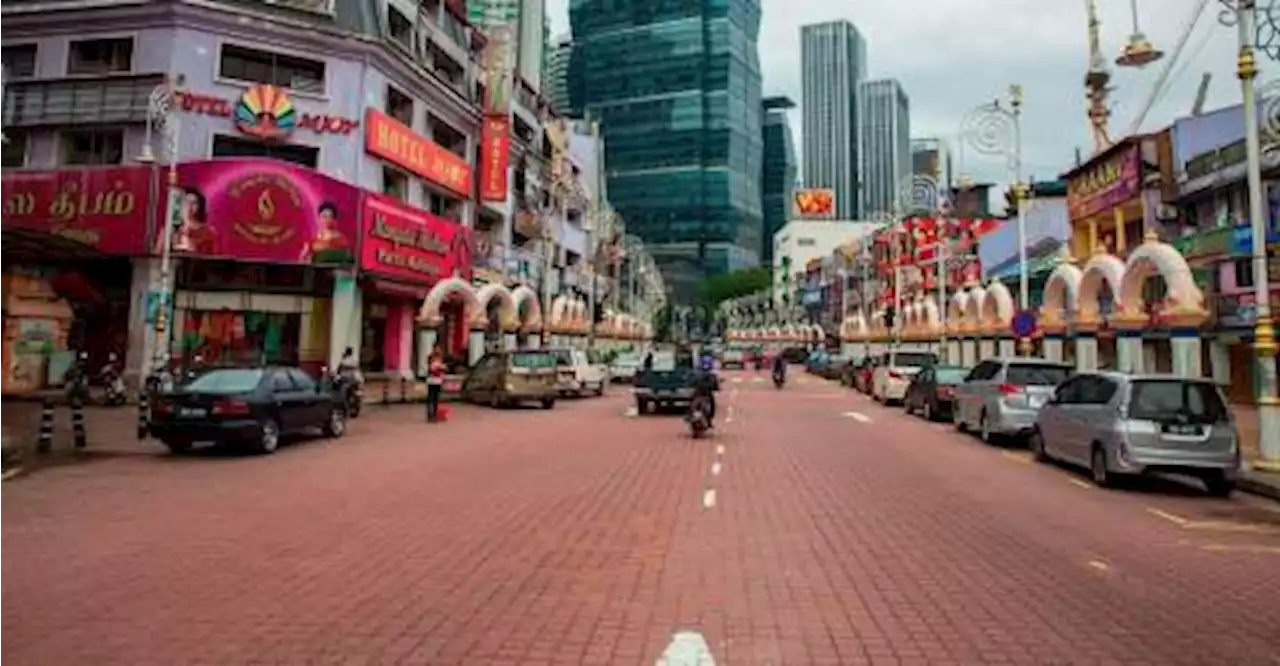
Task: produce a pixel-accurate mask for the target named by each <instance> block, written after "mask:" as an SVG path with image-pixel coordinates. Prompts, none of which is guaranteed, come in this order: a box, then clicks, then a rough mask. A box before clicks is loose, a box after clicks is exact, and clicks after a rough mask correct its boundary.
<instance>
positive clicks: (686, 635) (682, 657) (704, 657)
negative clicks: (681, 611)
mask: <svg viewBox="0 0 1280 666" xmlns="http://www.w3.org/2000/svg"><path fill="white" fill-rule="evenodd" d="M654 666H716V660H715V657H712V656H711V646H710V645H707V639H705V638H703V637H702V634H700V633H698V632H696V631H681V632H677V633H676V634H674V635H672V636H671V643H669V644H668V645H667V649H666V650H664V651H663V652H662V656H661V657H658V661H656V662H654Z"/></svg>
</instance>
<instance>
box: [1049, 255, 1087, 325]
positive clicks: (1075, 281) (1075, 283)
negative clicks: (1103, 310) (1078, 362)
mask: <svg viewBox="0 0 1280 666" xmlns="http://www.w3.org/2000/svg"><path fill="white" fill-rule="evenodd" d="M1082 275H1083V274H1082V273H1081V272H1080V269H1079V268H1076V266H1075V265H1074V264H1069V263H1065V262H1064V263H1061V264H1058V265H1057V267H1055V268H1054V269H1053V272H1052V273H1050V274H1049V279H1048V280H1046V281H1045V283H1044V304H1043V305H1041V306H1040V328H1042V329H1044V331H1045V332H1046V333H1061V332H1063V331H1065V330H1066V328H1067V322H1066V313H1067V312H1073V311H1074V310H1075V308H1076V303H1077V302H1078V301H1079V299H1080V278H1081V276H1082Z"/></svg>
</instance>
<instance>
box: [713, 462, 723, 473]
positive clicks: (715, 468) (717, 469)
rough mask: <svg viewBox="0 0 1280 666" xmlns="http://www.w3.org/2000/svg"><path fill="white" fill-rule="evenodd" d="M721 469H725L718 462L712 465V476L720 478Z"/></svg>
mask: <svg viewBox="0 0 1280 666" xmlns="http://www.w3.org/2000/svg"><path fill="white" fill-rule="evenodd" d="M721 469H723V467H722V466H721V465H720V463H718V462H717V463H714V464H712V465H711V476H720V470H721Z"/></svg>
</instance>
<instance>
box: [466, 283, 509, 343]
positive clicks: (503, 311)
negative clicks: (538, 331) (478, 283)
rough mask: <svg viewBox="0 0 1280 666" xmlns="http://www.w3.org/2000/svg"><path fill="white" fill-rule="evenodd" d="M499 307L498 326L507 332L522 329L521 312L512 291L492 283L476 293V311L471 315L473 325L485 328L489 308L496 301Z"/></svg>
mask: <svg viewBox="0 0 1280 666" xmlns="http://www.w3.org/2000/svg"><path fill="white" fill-rule="evenodd" d="M495 300H496V301H497V305H498V313H497V314H498V322H497V323H498V325H499V326H501V327H502V330H504V331H507V332H509V333H510V332H515V331H516V330H518V329H519V328H520V310H519V307H518V306H517V305H516V299H515V297H514V296H512V294H511V290H509V289H507V288H506V286H504V285H501V284H498V283H496V282H491V283H489V284H486V285H485V286H483V287H481V288H480V291H478V292H476V303H477V307H476V311H475V312H474V313H473V314H472V315H471V325H472V326H473V327H476V326H477V325H478V326H480V327H483V326H485V325H486V324H487V323H489V322H488V318H489V307H490V306H491V305H493V303H494V301H495Z"/></svg>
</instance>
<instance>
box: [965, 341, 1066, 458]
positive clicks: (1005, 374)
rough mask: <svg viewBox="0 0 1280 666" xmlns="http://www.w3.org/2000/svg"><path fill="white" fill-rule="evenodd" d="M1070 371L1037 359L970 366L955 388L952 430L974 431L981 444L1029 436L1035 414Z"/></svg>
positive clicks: (990, 362)
mask: <svg viewBox="0 0 1280 666" xmlns="http://www.w3.org/2000/svg"><path fill="white" fill-rule="evenodd" d="M1072 370H1073V369H1072V367H1071V366H1069V365H1067V364H1065V363H1055V362H1053V361H1046V360H1044V359H1037V358H1016V357H1015V358H994V359H987V360H985V361H983V362H981V363H979V364H978V365H976V366H974V368H973V370H972V371H970V372H969V376H968V377H965V380H964V383H963V384H960V385H959V386H957V387H956V391H955V398H954V401H953V403H952V414H953V419H954V421H955V424H956V429H957V430H960V431H966V430H970V429H973V430H977V431H978V432H979V433H980V434H981V436H982V441H984V442H988V443H994V441H995V440H996V439H997V438H998V437H1021V436H1026V435H1028V434H1030V433H1031V429H1032V428H1033V427H1034V426H1035V424H1036V413H1037V412H1039V411H1040V407H1041V406H1042V405H1044V403H1046V402H1048V401H1049V398H1050V397H1052V396H1053V389H1054V387H1055V386H1057V385H1058V384H1060V383H1062V382H1063V381H1065V380H1066V379H1067V378H1068V377H1070V376H1071V373H1072Z"/></svg>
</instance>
